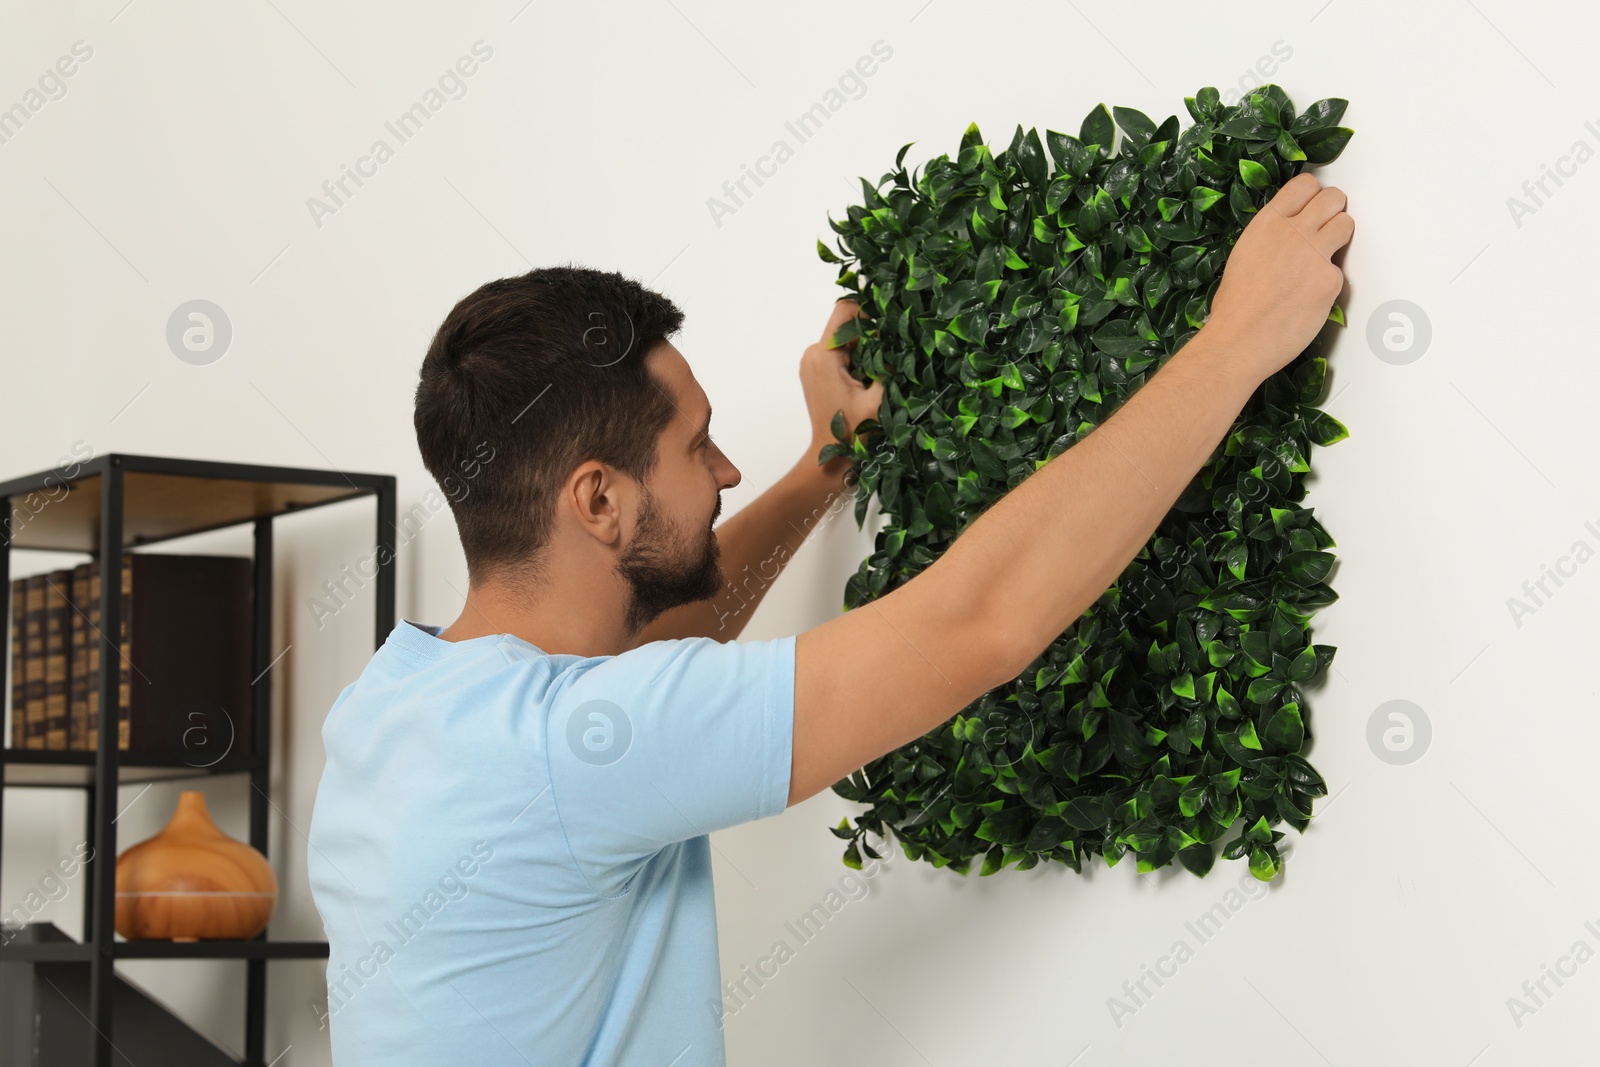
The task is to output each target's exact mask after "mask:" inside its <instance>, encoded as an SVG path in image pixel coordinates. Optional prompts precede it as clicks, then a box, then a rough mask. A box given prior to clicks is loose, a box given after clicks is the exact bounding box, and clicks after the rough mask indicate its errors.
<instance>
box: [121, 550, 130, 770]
mask: <svg viewBox="0 0 1600 1067" xmlns="http://www.w3.org/2000/svg"><path fill="white" fill-rule="evenodd" d="M132 604H133V556H132V555H131V554H130V555H124V556H123V557H122V627H121V630H122V655H121V657H119V658H120V659H121V660H122V662H121V663H120V664H119V670H120V671H121V675H122V684H121V685H120V686H119V687H118V691H117V692H118V696H117V747H118V748H120V749H123V750H126V749H127V747H128V735H129V732H130V730H131V726H132V711H133V699H132V698H133V694H132V691H131V690H132V688H133V607H132Z"/></svg>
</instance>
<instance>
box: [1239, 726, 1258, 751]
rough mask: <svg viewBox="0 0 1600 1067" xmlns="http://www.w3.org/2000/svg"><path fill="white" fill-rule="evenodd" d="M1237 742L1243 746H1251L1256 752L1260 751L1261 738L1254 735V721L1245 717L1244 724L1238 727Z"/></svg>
mask: <svg viewBox="0 0 1600 1067" xmlns="http://www.w3.org/2000/svg"><path fill="white" fill-rule="evenodd" d="M1239 743H1240V744H1241V745H1243V746H1244V747H1245V748H1253V749H1255V750H1256V751H1257V752H1259V751H1261V739H1260V738H1259V737H1257V736H1256V727H1255V723H1253V722H1251V721H1250V720H1249V719H1246V720H1245V721H1244V725H1243V726H1241V727H1240V728H1239Z"/></svg>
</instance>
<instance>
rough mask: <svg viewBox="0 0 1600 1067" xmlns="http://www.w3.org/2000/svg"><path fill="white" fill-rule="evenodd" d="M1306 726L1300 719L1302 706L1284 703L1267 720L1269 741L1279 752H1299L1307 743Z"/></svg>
mask: <svg viewBox="0 0 1600 1067" xmlns="http://www.w3.org/2000/svg"><path fill="white" fill-rule="evenodd" d="M1305 738H1306V728H1305V724H1304V723H1303V722H1302V721H1301V720H1300V706H1299V705H1298V704H1295V703H1293V702H1290V703H1288V704H1285V705H1283V706H1282V707H1281V708H1279V709H1278V710H1277V711H1275V712H1273V713H1272V718H1270V719H1268V720H1267V743H1268V744H1270V745H1271V746H1272V747H1273V748H1274V749H1275V750H1277V751H1279V752H1299V751H1300V746H1301V745H1302V744H1304V743H1305Z"/></svg>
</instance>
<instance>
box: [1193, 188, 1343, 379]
mask: <svg viewBox="0 0 1600 1067" xmlns="http://www.w3.org/2000/svg"><path fill="white" fill-rule="evenodd" d="M1355 228H1356V224H1355V220H1354V219H1352V218H1351V217H1350V215H1349V214H1348V213H1347V212H1346V211H1345V196H1344V193H1343V192H1341V191H1340V190H1339V189H1336V188H1334V187H1333V186H1331V185H1330V186H1328V187H1327V188H1326V189H1324V188H1323V187H1322V185H1321V183H1319V182H1318V181H1317V179H1316V178H1314V177H1312V176H1311V175H1310V174H1309V173H1306V172H1305V171H1302V172H1300V173H1299V174H1296V175H1295V176H1294V177H1293V178H1290V179H1289V180H1288V181H1287V182H1286V183H1284V186H1283V188H1281V189H1279V190H1278V192H1277V195H1275V196H1274V197H1273V198H1272V199H1271V200H1269V201H1267V203H1266V204H1265V205H1263V206H1262V208H1261V210H1260V211H1258V212H1257V213H1256V217H1255V218H1253V219H1251V220H1250V223H1249V225H1247V226H1246V227H1245V228H1244V233H1242V234H1240V235H1239V240H1238V242H1237V243H1236V244H1235V245H1234V246H1233V251H1232V252H1231V253H1229V255H1228V263H1227V266H1226V267H1225V268H1224V269H1223V272H1222V283H1221V284H1220V285H1219V286H1217V292H1216V295H1215V296H1214V297H1213V298H1212V301H1211V317H1210V318H1209V319H1208V320H1207V321H1206V325H1205V327H1204V330H1203V332H1209V333H1210V334H1212V335H1220V337H1221V339H1222V340H1223V341H1224V342H1225V344H1224V346H1223V347H1224V348H1225V349H1226V350H1228V351H1230V352H1231V353H1234V354H1237V355H1238V356H1239V357H1240V358H1243V359H1246V360H1248V361H1250V366H1251V369H1252V373H1254V375H1255V377H1256V379H1257V380H1258V381H1259V380H1260V379H1263V378H1266V377H1267V376H1268V375H1269V374H1271V373H1272V372H1274V371H1276V370H1278V369H1280V368H1281V367H1283V366H1284V365H1285V364H1286V363H1288V362H1289V361H1290V360H1292V359H1293V358H1294V357H1295V356H1297V355H1299V354H1300V353H1301V352H1303V351H1305V348H1306V346H1307V345H1309V344H1310V343H1311V341H1312V339H1313V338H1315V337H1316V336H1317V332H1318V331H1319V330H1321V329H1322V325H1323V323H1324V322H1326V321H1327V319H1328V309H1329V308H1330V307H1332V305H1333V302H1334V300H1336V299H1337V298H1338V296H1339V290H1340V289H1341V288H1343V286H1344V271H1342V270H1340V269H1339V268H1338V267H1337V266H1336V265H1335V264H1334V263H1333V262H1332V257H1333V254H1334V253H1335V252H1337V251H1338V250H1339V249H1340V248H1343V247H1344V246H1345V245H1346V244H1348V243H1349V242H1350V235H1351V234H1353V233H1354V232H1355Z"/></svg>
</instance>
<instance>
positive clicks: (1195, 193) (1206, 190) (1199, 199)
mask: <svg viewBox="0 0 1600 1067" xmlns="http://www.w3.org/2000/svg"><path fill="white" fill-rule="evenodd" d="M1226 195H1227V194H1225V193H1223V192H1220V191H1218V190H1216V189H1212V188H1210V187H1208V186H1204V185H1197V186H1195V187H1194V189H1193V190H1192V191H1191V192H1190V193H1189V203H1191V204H1193V205H1194V206H1195V209H1196V210H1199V211H1205V210H1206V209H1207V208H1209V207H1211V206H1212V205H1213V204H1215V203H1216V202H1217V201H1219V200H1221V199H1223V197H1225V196H1226Z"/></svg>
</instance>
